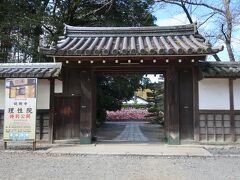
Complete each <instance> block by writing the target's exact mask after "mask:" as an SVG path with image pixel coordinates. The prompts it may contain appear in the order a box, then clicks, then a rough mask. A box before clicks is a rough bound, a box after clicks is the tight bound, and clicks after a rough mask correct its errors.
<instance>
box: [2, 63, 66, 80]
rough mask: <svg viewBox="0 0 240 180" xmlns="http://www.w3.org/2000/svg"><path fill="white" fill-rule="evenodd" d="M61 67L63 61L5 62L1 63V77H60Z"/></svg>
mask: <svg viewBox="0 0 240 180" xmlns="http://www.w3.org/2000/svg"><path fill="white" fill-rule="evenodd" d="M61 67H62V64H61V63H3V64H0V78H10V77H37V78H49V77H58V75H59V74H60V71H61Z"/></svg>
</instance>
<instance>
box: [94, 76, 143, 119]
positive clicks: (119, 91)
mask: <svg viewBox="0 0 240 180" xmlns="http://www.w3.org/2000/svg"><path fill="white" fill-rule="evenodd" d="M141 79H142V75H140V74H136V75H133V74H130V75H99V76H98V77H97V120H98V121H100V122H103V121H105V117H106V113H105V112H106V110H109V111H116V110H120V109H121V108H122V102H123V101H128V100H130V99H131V98H132V97H133V95H134V92H135V91H136V89H138V88H139V87H141V84H140V82H141Z"/></svg>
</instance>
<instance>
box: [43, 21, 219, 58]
mask: <svg viewBox="0 0 240 180" xmlns="http://www.w3.org/2000/svg"><path fill="white" fill-rule="evenodd" d="M222 48H223V47H215V48H213V47H212V46H211V45H210V44H209V43H208V42H206V41H205V39H204V38H203V37H202V36H201V35H200V34H198V32H197V30H196V24H190V25H184V26H169V27H158V26H154V27H73V26H68V25H66V26H65V33H64V36H62V37H59V41H58V43H57V45H55V46H52V47H41V48H40V51H41V52H42V53H44V54H46V55H51V56H121V55H131V56H134V55H198V54H200V55H201V54H215V53H217V52H219V51H221V50H222Z"/></svg>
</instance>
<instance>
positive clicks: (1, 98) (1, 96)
mask: <svg viewBox="0 0 240 180" xmlns="http://www.w3.org/2000/svg"><path fill="white" fill-rule="evenodd" d="M4 104H5V81H4V80H0V109H4Z"/></svg>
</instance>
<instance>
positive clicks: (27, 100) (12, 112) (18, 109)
mask: <svg viewBox="0 0 240 180" xmlns="http://www.w3.org/2000/svg"><path fill="white" fill-rule="evenodd" d="M36 97H37V79H36V78H8V79H6V80H5V111H4V129H3V140H4V141H33V142H35V139H36V103H37V101H36Z"/></svg>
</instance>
